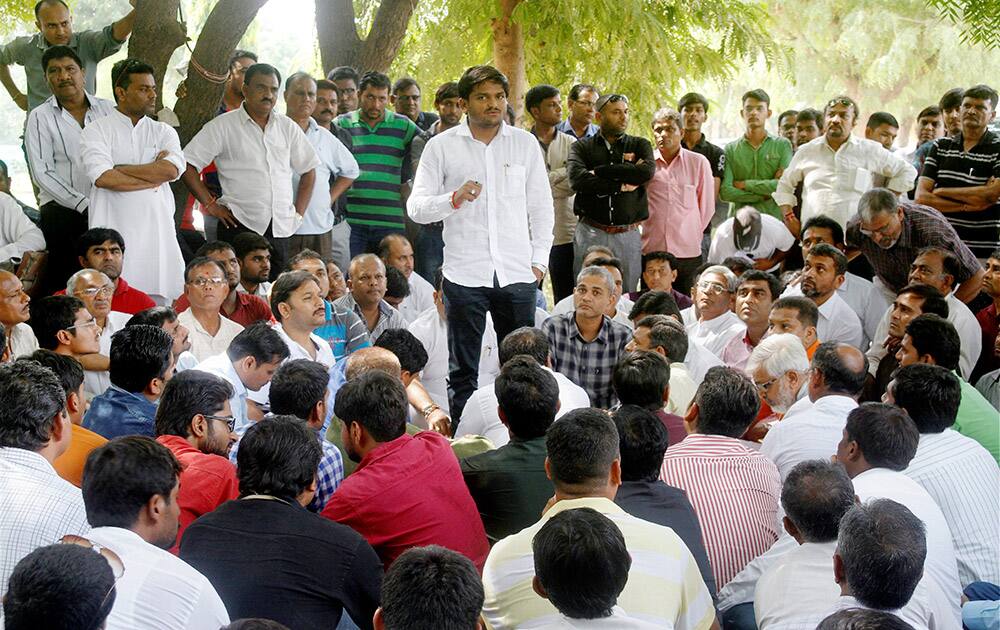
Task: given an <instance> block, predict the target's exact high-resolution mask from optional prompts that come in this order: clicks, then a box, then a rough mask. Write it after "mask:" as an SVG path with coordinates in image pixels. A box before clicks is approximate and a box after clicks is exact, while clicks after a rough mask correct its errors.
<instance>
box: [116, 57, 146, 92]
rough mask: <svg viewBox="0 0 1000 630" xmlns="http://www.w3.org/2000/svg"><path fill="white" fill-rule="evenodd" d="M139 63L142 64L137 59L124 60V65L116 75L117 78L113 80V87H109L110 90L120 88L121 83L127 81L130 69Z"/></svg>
mask: <svg viewBox="0 0 1000 630" xmlns="http://www.w3.org/2000/svg"><path fill="white" fill-rule="evenodd" d="M140 63H142V62H141V61H139V60H138V59H126V60H125V64H124V65H122V70H121V72H119V73H118V78H116V79H115V82H114V85H112V86H111V89H112V90H114V89H115V88H117V87H122V83H125V82H126V81H128V71H129V70H131V69H132V66H137V65H139V64H140Z"/></svg>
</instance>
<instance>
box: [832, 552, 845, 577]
mask: <svg viewBox="0 0 1000 630" xmlns="http://www.w3.org/2000/svg"><path fill="white" fill-rule="evenodd" d="M846 580H847V578H845V577H844V559H843V558H841V557H840V553H838V552H836V551H835V552H834V553H833V581H834V582H836V583H837V584H843V583H844V582H845V581H846Z"/></svg>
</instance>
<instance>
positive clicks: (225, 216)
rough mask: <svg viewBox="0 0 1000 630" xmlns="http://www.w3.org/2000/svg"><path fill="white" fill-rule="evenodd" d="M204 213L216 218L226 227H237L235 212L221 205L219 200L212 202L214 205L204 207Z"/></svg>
mask: <svg viewBox="0 0 1000 630" xmlns="http://www.w3.org/2000/svg"><path fill="white" fill-rule="evenodd" d="M202 212H204V213H206V214H208V215H209V216H212V217H215V218H216V219H218V220H219V221H221V222H222V224H223V225H225V226H226V227H231V228H234V227H236V225H237V222H236V217H235V216H234V215H233V211H232V210H230V209H229V208H228V207H226V206H224V205H222V204H221V203H219V202H218V201H217V200H212V203H210V204H208V205H207V206H204V207H203V208H202Z"/></svg>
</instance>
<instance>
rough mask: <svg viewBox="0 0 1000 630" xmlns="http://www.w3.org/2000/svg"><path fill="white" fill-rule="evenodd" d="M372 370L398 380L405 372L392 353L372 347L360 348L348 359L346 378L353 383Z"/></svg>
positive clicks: (345, 371)
mask: <svg viewBox="0 0 1000 630" xmlns="http://www.w3.org/2000/svg"><path fill="white" fill-rule="evenodd" d="M370 370H378V371H380V372H384V373H385V374H388V375H389V376H394V377H396V378H402V372H403V370H402V367H401V366H400V363H399V358H398V357H397V356H396V355H395V354H393V353H392V351H390V350H386V349H385V348H378V347H375V346H372V347H369V348H359V349H358V350H355V351H354V352H352V353H351V355H350V356H349V357H347V366H346V368H345V370H344V377H345V378H346V379H347V380H348V381H353V380H354V379H356V378H358V377H359V376H361V375H362V374H364V373H365V372H368V371H370Z"/></svg>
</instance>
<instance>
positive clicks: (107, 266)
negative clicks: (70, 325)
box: [76, 227, 156, 315]
mask: <svg viewBox="0 0 1000 630" xmlns="http://www.w3.org/2000/svg"><path fill="white" fill-rule="evenodd" d="M76 250H77V256H78V258H77V261H78V262H79V265H80V267H82V268H84V269H96V270H98V271H100V272H103V273H104V274H105V275H106V276H107V277H108V278H110V279H111V282H112V284H113V285H114V295H113V296H112V298H111V310H112V311H117V312H119V313H128V314H130V315H135V314H136V313H138V312H139V311H144V310H146V309H147V308H152V307H154V306H156V302H154V301H153V299H152V298H151V297H149V296H148V295H146V294H145V293H143V292H142V291H140V290H139V289H136V288H135V287H133V286H129V284H128V282H126V281H125V278H123V277H122V267H123V266H124V263H125V239H124V238H122V235H121V234H120V233H119V232H118V231H117V230H112V229H111V228H106V227H95V228H91V229H89V230H87V231H86V232H84V233H83V234H82V235H81V236H80V239H79V240H78V241H77V242H76Z"/></svg>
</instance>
